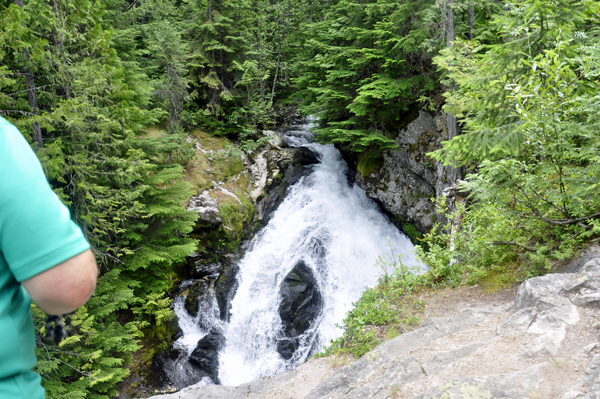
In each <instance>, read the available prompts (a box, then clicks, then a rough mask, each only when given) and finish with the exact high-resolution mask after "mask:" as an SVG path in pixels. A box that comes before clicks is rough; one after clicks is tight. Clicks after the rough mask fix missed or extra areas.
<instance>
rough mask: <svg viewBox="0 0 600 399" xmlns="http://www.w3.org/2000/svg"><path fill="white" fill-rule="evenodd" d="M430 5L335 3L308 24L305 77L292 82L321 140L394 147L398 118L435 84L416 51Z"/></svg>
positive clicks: (375, 0) (361, 147)
mask: <svg viewBox="0 0 600 399" xmlns="http://www.w3.org/2000/svg"><path fill="white" fill-rule="evenodd" d="M429 5H430V3H429V2H415V1H409V2H406V3H405V4H399V3H398V2H394V1H389V0H372V1H367V2H359V1H354V0H352V1H337V2H334V4H333V5H332V6H331V8H330V9H329V10H328V14H327V19H326V20H324V21H322V22H320V23H318V24H316V23H315V24H312V25H309V26H307V29H308V33H309V37H310V40H309V41H308V42H307V47H308V53H307V54H306V58H305V61H304V67H305V72H304V74H303V75H304V76H301V77H298V78H297V79H296V84H297V86H298V87H299V88H300V89H301V91H300V93H299V97H301V98H302V99H303V100H304V103H303V106H302V108H301V110H302V112H303V113H305V114H313V115H318V116H319V117H320V126H319V128H318V129H316V130H315V132H316V133H317V137H318V139H319V140H321V141H323V142H330V143H340V144H345V145H347V147H348V148H349V149H351V150H353V151H357V152H361V151H366V150H368V149H369V148H372V147H379V148H380V149H386V148H393V147H394V146H395V144H394V140H393V139H394V137H395V134H397V126H399V125H400V120H401V116H402V113H403V112H405V111H407V110H408V109H409V107H410V105H411V104H412V103H414V102H415V101H416V100H417V99H418V97H419V93H424V92H428V91H429V90H432V89H433V88H434V86H435V83H434V80H433V79H432V77H431V71H430V70H429V68H428V66H427V65H426V64H427V62H426V61H425V59H426V58H427V54H426V53H425V52H423V51H421V49H420V43H421V41H423V40H425V39H426V38H427V37H428V31H427V28H426V27H425V26H422V25H421V19H420V18H421V17H422V13H423V11H424V10H425V9H426V8H427V7H428V6H429Z"/></svg>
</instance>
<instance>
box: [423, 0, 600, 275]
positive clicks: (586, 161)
mask: <svg viewBox="0 0 600 399" xmlns="http://www.w3.org/2000/svg"><path fill="white" fill-rule="evenodd" d="M542 3H544V2H533V1H526V2H518V3H510V7H509V8H508V10H509V12H508V13H506V14H504V15H501V16H499V17H498V18H497V19H496V20H495V21H494V24H495V25H496V26H497V27H498V29H500V28H501V31H500V33H501V35H502V37H503V39H504V40H503V42H501V43H498V44H494V45H492V46H487V47H485V46H478V45H477V44H476V43H465V42H461V43H459V45H457V46H456V48H455V49H454V50H452V51H445V52H443V54H444V55H443V56H442V57H439V58H437V59H436V62H438V64H439V65H440V66H442V67H444V68H446V69H447V70H448V71H449V77H451V78H452V79H454V80H455V81H456V89H455V90H453V91H452V92H450V93H449V94H448V105H447V108H448V110H451V111H452V112H457V114H458V115H460V116H461V117H462V119H463V121H464V122H465V126H466V134H464V135H461V136H458V137H456V138H455V139H453V140H452V141H450V142H449V143H446V144H445V146H444V148H443V149H442V150H440V151H436V152H434V153H433V154H432V155H433V156H434V157H436V158H437V159H438V160H443V161H445V162H451V161H459V162H462V163H469V162H473V161H477V162H478V165H477V168H476V169H475V170H474V173H472V174H471V175H469V176H468V182H467V183H466V184H465V185H464V190H466V191H467V192H470V201H471V204H470V205H469V207H468V208H467V209H459V211H458V213H455V214H454V215H451V216H450V218H451V219H453V220H454V221H455V222H454V223H455V224H456V226H453V228H452V229H451V234H450V235H449V236H443V235H440V234H438V233H432V234H430V235H428V236H427V237H426V241H427V242H428V244H429V250H430V252H429V253H426V254H423V257H424V259H425V261H426V262H427V263H428V264H430V265H436V266H435V267H436V268H437V269H439V270H446V269H447V268H451V267H456V268H459V269H460V270H462V271H463V272H464V273H465V275H466V276H467V277H468V280H469V281H484V280H485V279H486V278H493V277H494V276H497V275H498V274H500V273H501V272H502V271H503V270H505V271H511V272H510V273H507V275H508V276H510V277H509V279H513V281H515V280H519V279H522V278H525V277H528V276H531V275H537V274H541V273H546V272H548V271H549V270H550V267H551V262H552V261H553V260H561V259H568V258H570V257H572V256H573V255H574V254H575V251H576V249H577V248H578V247H579V246H580V245H581V244H582V243H584V242H585V241H587V240H590V239H592V238H594V237H597V236H598V233H600V230H599V225H600V222H599V221H598V217H599V216H600V202H599V199H598V195H597V192H598V191H597V190H598V182H597V178H596V177H595V176H597V173H598V172H599V170H598V168H599V167H600V158H599V152H598V143H599V140H598V135H597V132H598V120H599V118H598V117H599V115H598V84H597V82H598V76H599V75H598V65H599V64H600V58H598V56H599V54H598V50H597V37H596V36H595V35H593V32H595V31H596V30H597V26H594V25H595V24H594V22H593V20H591V19H588V17H589V16H591V15H595V13H596V12H597V11H598V9H599V8H600V5H599V4H598V2H587V1H584V2H562V1H558V2H551V3H552V4H546V3H544V4H542ZM457 221H458V222H457ZM504 282H505V281H504Z"/></svg>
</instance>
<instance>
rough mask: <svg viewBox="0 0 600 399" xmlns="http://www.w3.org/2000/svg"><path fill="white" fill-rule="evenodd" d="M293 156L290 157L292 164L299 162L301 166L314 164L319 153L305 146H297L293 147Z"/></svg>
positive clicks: (318, 160)
mask: <svg viewBox="0 0 600 399" xmlns="http://www.w3.org/2000/svg"><path fill="white" fill-rule="evenodd" d="M294 150H295V151H294V157H293V158H292V164H299V165H302V166H307V165H314V164H317V163H319V162H321V161H320V159H319V154H317V153H316V152H314V151H313V150H311V149H310V148H306V147H297V148H295V149H294Z"/></svg>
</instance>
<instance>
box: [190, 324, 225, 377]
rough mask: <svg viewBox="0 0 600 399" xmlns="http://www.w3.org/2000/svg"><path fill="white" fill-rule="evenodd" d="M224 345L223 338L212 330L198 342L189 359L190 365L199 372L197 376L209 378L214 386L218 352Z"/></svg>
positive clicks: (216, 375) (218, 332) (217, 372)
mask: <svg viewBox="0 0 600 399" xmlns="http://www.w3.org/2000/svg"><path fill="white" fill-rule="evenodd" d="M224 344H225V337H224V336H223V333H221V331H219V330H216V329H215V330H212V331H211V332H210V333H209V334H208V335H206V336H205V337H204V338H202V339H201V340H200V341H198V345H197V346H196V349H194V351H193V352H192V354H191V355H190V357H189V362H190V364H191V365H192V366H193V367H194V368H196V369H197V370H199V375H201V376H202V377H209V378H210V379H211V381H212V382H214V383H215V384H218V383H219V350H221V348H222V347H223V345H224Z"/></svg>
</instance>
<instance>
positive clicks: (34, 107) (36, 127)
mask: <svg viewBox="0 0 600 399" xmlns="http://www.w3.org/2000/svg"><path fill="white" fill-rule="evenodd" d="M15 4H16V5H17V6H19V7H21V8H23V0H15ZM23 57H24V58H25V62H26V63H27V62H29V60H30V57H29V51H27V49H23ZM25 86H26V87H27V100H28V101H29V107H30V108H31V112H32V113H33V114H34V115H37V113H38V103H37V93H36V91H35V77H34V76H33V74H32V73H31V70H30V69H29V67H28V66H26V67H25ZM32 129H33V141H35V142H36V144H37V146H38V147H39V148H42V147H44V140H43V138H42V129H41V128H40V124H39V122H33V124H32Z"/></svg>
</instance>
